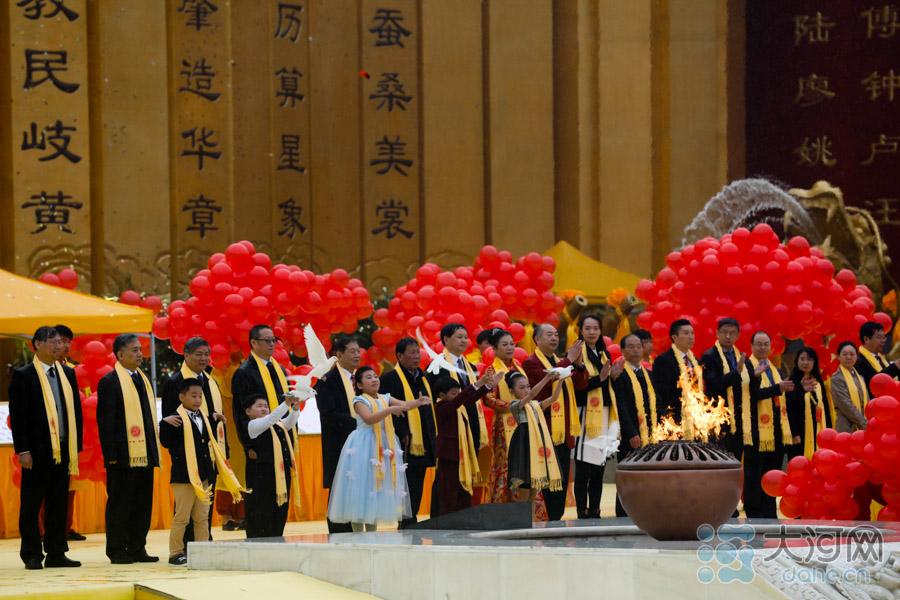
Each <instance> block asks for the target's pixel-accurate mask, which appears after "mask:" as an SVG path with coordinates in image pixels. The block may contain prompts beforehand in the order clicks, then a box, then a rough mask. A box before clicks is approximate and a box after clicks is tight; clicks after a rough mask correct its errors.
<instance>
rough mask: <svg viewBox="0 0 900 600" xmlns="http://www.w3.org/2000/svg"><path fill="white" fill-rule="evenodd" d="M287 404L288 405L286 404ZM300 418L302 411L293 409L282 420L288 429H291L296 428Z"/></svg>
mask: <svg viewBox="0 0 900 600" xmlns="http://www.w3.org/2000/svg"><path fill="white" fill-rule="evenodd" d="M285 406H287V405H285ZM299 420H300V411H299V410H292V411H290V412H289V413H288V415H287V416H286V417H285V418H283V419H282V420H281V423H282V424H283V425H284V426H285V427H287V430H288V431H290V430H291V429H293V428H294V425H296V424H297V421H299Z"/></svg>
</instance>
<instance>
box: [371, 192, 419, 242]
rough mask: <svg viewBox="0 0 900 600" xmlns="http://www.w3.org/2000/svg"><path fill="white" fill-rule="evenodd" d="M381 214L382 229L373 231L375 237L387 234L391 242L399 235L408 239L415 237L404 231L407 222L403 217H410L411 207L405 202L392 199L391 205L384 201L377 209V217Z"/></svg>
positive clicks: (411, 233) (378, 228)
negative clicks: (383, 233) (382, 233)
mask: <svg viewBox="0 0 900 600" xmlns="http://www.w3.org/2000/svg"><path fill="white" fill-rule="evenodd" d="M379 214H381V227H376V228H375V229H373V230H372V234H373V235H378V234H379V233H381V232H385V233H386V234H387V238H388V239H389V240H391V239H394V237H396V236H397V234H398V233H399V234H400V235H402V236H404V237H406V238H407V239H409V238H411V237H412V236H413V232H412V231H407V230H405V229H403V223H404V222H405V221H404V219H403V218H401V217H408V216H409V207H408V206H406V205H405V204H403V202H397V201H396V200H394V199H393V198H391V201H390V202H389V203H388V202H384V201H382V202H381V204H379V205H378V206H377V207H375V216H376V217H377V216H378V215H379Z"/></svg>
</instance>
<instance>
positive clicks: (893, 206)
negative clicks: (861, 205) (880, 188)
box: [865, 198, 900, 225]
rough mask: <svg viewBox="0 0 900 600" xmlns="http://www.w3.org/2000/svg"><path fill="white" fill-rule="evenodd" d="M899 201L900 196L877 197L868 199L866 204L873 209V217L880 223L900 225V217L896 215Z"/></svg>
mask: <svg viewBox="0 0 900 600" xmlns="http://www.w3.org/2000/svg"><path fill="white" fill-rule="evenodd" d="M898 201H900V199H898V198H876V199H875V200H866V201H865V205H866V207H867V208H869V209H870V210H871V211H872V217H873V218H874V219H875V222H876V223H878V224H879V225H900V219H897V218H896V217H894V215H895V214H896V213H897V202H898Z"/></svg>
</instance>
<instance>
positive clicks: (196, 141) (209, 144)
mask: <svg viewBox="0 0 900 600" xmlns="http://www.w3.org/2000/svg"><path fill="white" fill-rule="evenodd" d="M214 133H215V132H214V131H213V130H211V129H210V130H209V131H207V130H206V127H201V128H200V133H197V128H196V127H194V128H193V129H191V130H188V131H182V132H181V137H182V139H186V140H187V139H189V140H190V142H191V148H190V150H187V149H185V150H182V151H181V156H196V157H197V169H198V170H200V171H202V170H203V157H204V156H208V157H210V158H212V159H213V160H219V157H220V156H222V153H221V152H208V151H207V148H215V147H216V146H218V145H219V143H218V142H214V141H212V136H213V134H214Z"/></svg>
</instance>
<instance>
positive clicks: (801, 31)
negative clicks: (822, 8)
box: [794, 12, 836, 46]
mask: <svg viewBox="0 0 900 600" xmlns="http://www.w3.org/2000/svg"><path fill="white" fill-rule="evenodd" d="M835 25H836V23H835V22H834V21H831V20H829V19H828V17H823V16H822V13H820V12H817V13H816V14H815V16H812V17H811V16H809V15H798V16H796V17H794V45H795V46H799V45H800V42H802V41H803V40H804V38H805V39H806V41H807V42H808V43H810V44H817V43H821V44H824V43H827V42H828V30H829V29H831V28H832V27H834V26H835Z"/></svg>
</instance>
